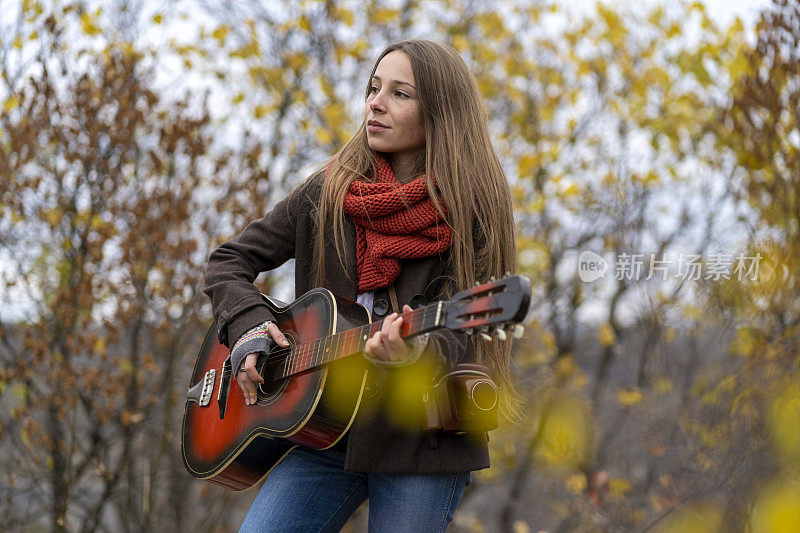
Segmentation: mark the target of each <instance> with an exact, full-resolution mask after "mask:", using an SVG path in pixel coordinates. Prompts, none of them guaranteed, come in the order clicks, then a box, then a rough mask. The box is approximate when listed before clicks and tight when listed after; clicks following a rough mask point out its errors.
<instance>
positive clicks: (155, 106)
mask: <svg viewBox="0 0 800 533" xmlns="http://www.w3.org/2000/svg"><path fill="white" fill-rule="evenodd" d="M15 31H16V37H14V38H13V39H12V40H11V41H6V40H5V35H4V41H3V45H4V48H3V54H4V61H3V63H2V67H3V70H2V79H3V82H4V84H5V85H4V88H5V91H6V94H4V96H3V104H2V108H3V112H2V115H0V124H1V125H2V129H0V174H1V175H2V176H3V179H2V180H0V234H1V235H2V241H1V242H0V255H2V258H3V263H2V274H3V282H4V295H3V300H4V302H14V307H13V308H10V307H8V306H5V309H4V310H3V315H2V323H0V357H2V365H1V366H2V369H3V370H2V375H0V380H1V381H0V384H1V386H2V391H3V400H2V403H3V405H4V410H3V414H2V415H0V431H2V437H3V444H4V445H3V451H2V453H0V462H1V463H2V467H0V470H2V472H3V474H2V477H3V481H2V493H3V494H2V496H3V499H2V506H3V508H2V514H3V516H4V522H6V523H7V524H10V525H11V526H13V527H16V528H18V529H28V528H31V527H44V526H45V524H49V527H50V528H51V529H52V530H54V531H64V530H85V531H94V530H96V529H115V530H127V531H147V530H153V529H156V530H159V531H161V530H169V529H174V530H183V529H185V528H188V527H191V526H192V525H193V524H194V525H200V524H204V523H207V522H208V521H209V520H213V521H216V520H218V519H219V517H220V516H221V511H222V508H221V504H224V502H225V501H226V499H227V497H228V495H227V494H225V493H224V492H222V491H216V492H213V493H209V491H208V490H205V491H200V490H199V489H200V487H199V486H198V485H197V484H192V483H191V480H190V479H189V478H187V475H186V473H185V472H184V471H183V467H182V463H181V460H180V455H179V446H178V444H179V443H178V438H179V437H178V433H177V432H176V431H175V427H177V426H178V425H179V423H180V416H181V412H182V411H181V408H182V405H183V400H184V399H183V392H184V391H185V387H186V380H188V375H189V372H190V369H191V365H192V362H193V358H194V355H195V353H194V351H195V349H196V347H197V346H198V344H197V343H198V339H199V338H202V333H203V331H202V329H203V328H205V327H207V324H208V323H209V321H208V318H207V316H208V309H207V303H206V302H205V297H204V296H203V295H202V294H201V293H200V287H201V286H202V276H203V270H204V269H203V265H204V263H205V259H206V257H207V256H208V253H209V252H210V250H211V249H212V247H213V246H216V245H217V244H218V242H219V241H220V240H221V238H223V237H224V236H225V235H228V234H229V232H230V231H231V226H232V225H231V219H234V220H235V217H236V216H237V215H238V216H241V217H243V218H252V217H253V216H254V212H259V211H263V209H264V205H265V204H266V202H267V201H268V198H269V191H270V190H271V188H272V184H271V182H270V181H269V179H268V176H267V173H266V172H265V171H264V170H263V167H261V165H260V164H259V154H260V153H261V152H263V151H264V150H266V147H264V146H262V145H260V144H258V143H255V142H252V143H244V144H243V145H242V146H241V147H239V148H238V149H237V150H215V149H214V148H213V146H212V145H213V140H214V139H213V135H214V133H215V131H216V126H217V125H216V124H215V123H214V122H213V121H212V119H211V116H210V114H209V111H208V102H207V99H206V98H205V97H204V96H203V95H202V94H194V95H192V94H189V95H185V96H181V97H177V98H172V99H168V98H164V97H163V96H162V95H161V94H159V92H158V91H157V90H156V89H154V85H155V83H154V71H153V66H152V65H153V60H154V52H153V50H149V49H147V48H137V47H136V46H135V45H134V43H131V42H127V41H124V40H119V39H117V38H116V37H115V36H114V35H113V34H110V33H104V32H105V31H106V30H104V27H103V17H102V14H101V12H99V11H98V12H91V13H90V12H87V11H85V10H83V8H82V7H81V6H80V4H66V5H54V6H51V7H49V8H47V9H45V8H44V7H43V6H42V5H40V4H39V3H28V2H25V3H24V4H23V5H22V6H21V12H20V15H19V24H18V25H17V26H16V28H15ZM148 65H149V66H148ZM198 336H200V337H198ZM23 503H24V505H21V504H23Z"/></svg>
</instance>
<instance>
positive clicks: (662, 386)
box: [653, 376, 672, 394]
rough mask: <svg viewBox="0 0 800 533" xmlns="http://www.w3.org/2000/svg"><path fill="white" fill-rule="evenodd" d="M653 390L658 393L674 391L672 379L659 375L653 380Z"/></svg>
mask: <svg viewBox="0 0 800 533" xmlns="http://www.w3.org/2000/svg"><path fill="white" fill-rule="evenodd" d="M653 390H655V391H656V393H657V394H667V393H668V392H670V391H672V380H671V379H669V378H665V377H664V376H658V377H656V378H655V379H654V380H653Z"/></svg>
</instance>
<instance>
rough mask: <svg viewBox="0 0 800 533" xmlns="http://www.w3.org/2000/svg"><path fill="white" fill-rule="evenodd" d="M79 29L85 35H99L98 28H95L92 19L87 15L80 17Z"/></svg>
mask: <svg viewBox="0 0 800 533" xmlns="http://www.w3.org/2000/svg"><path fill="white" fill-rule="evenodd" d="M81 28H82V29H83V33H85V34H86V35H90V36H95V35H97V34H98V33H100V28H98V27H97V25H96V24H95V23H94V19H92V17H91V16H90V15H89V14H88V13H84V14H83V15H81Z"/></svg>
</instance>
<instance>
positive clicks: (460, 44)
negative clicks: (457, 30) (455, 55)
mask: <svg viewBox="0 0 800 533" xmlns="http://www.w3.org/2000/svg"><path fill="white" fill-rule="evenodd" d="M453 48H455V49H456V50H458V51H459V52H463V51H465V50H467V49H468V48H469V41H468V40H467V38H466V37H464V36H463V35H456V36H455V37H453Z"/></svg>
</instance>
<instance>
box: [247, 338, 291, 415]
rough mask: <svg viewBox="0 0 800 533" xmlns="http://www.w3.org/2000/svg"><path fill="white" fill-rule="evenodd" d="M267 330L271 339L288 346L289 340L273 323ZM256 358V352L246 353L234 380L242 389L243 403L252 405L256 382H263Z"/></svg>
mask: <svg viewBox="0 0 800 533" xmlns="http://www.w3.org/2000/svg"><path fill="white" fill-rule="evenodd" d="M267 332H268V333H269V334H270V336H271V337H272V339H273V340H274V341H275V342H276V343H278V345H279V346H283V347H286V346H289V341H288V340H287V339H286V336H285V335H284V334H283V333H281V330H279V329H278V326H276V325H275V324H274V323H272V324H270V325H269V327H268V328H267ZM257 360H258V352H253V353H250V354H247V357H245V358H244V361H242V366H241V368H239V372H237V373H236V381H237V382H238V383H239V388H240V389H242V394H243V395H244V403H245V405H254V404H255V403H256V400H257V399H258V394H257V390H256V387H257V386H256V383H264V378H263V377H261V374H259V373H258V370H256V361H257Z"/></svg>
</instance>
